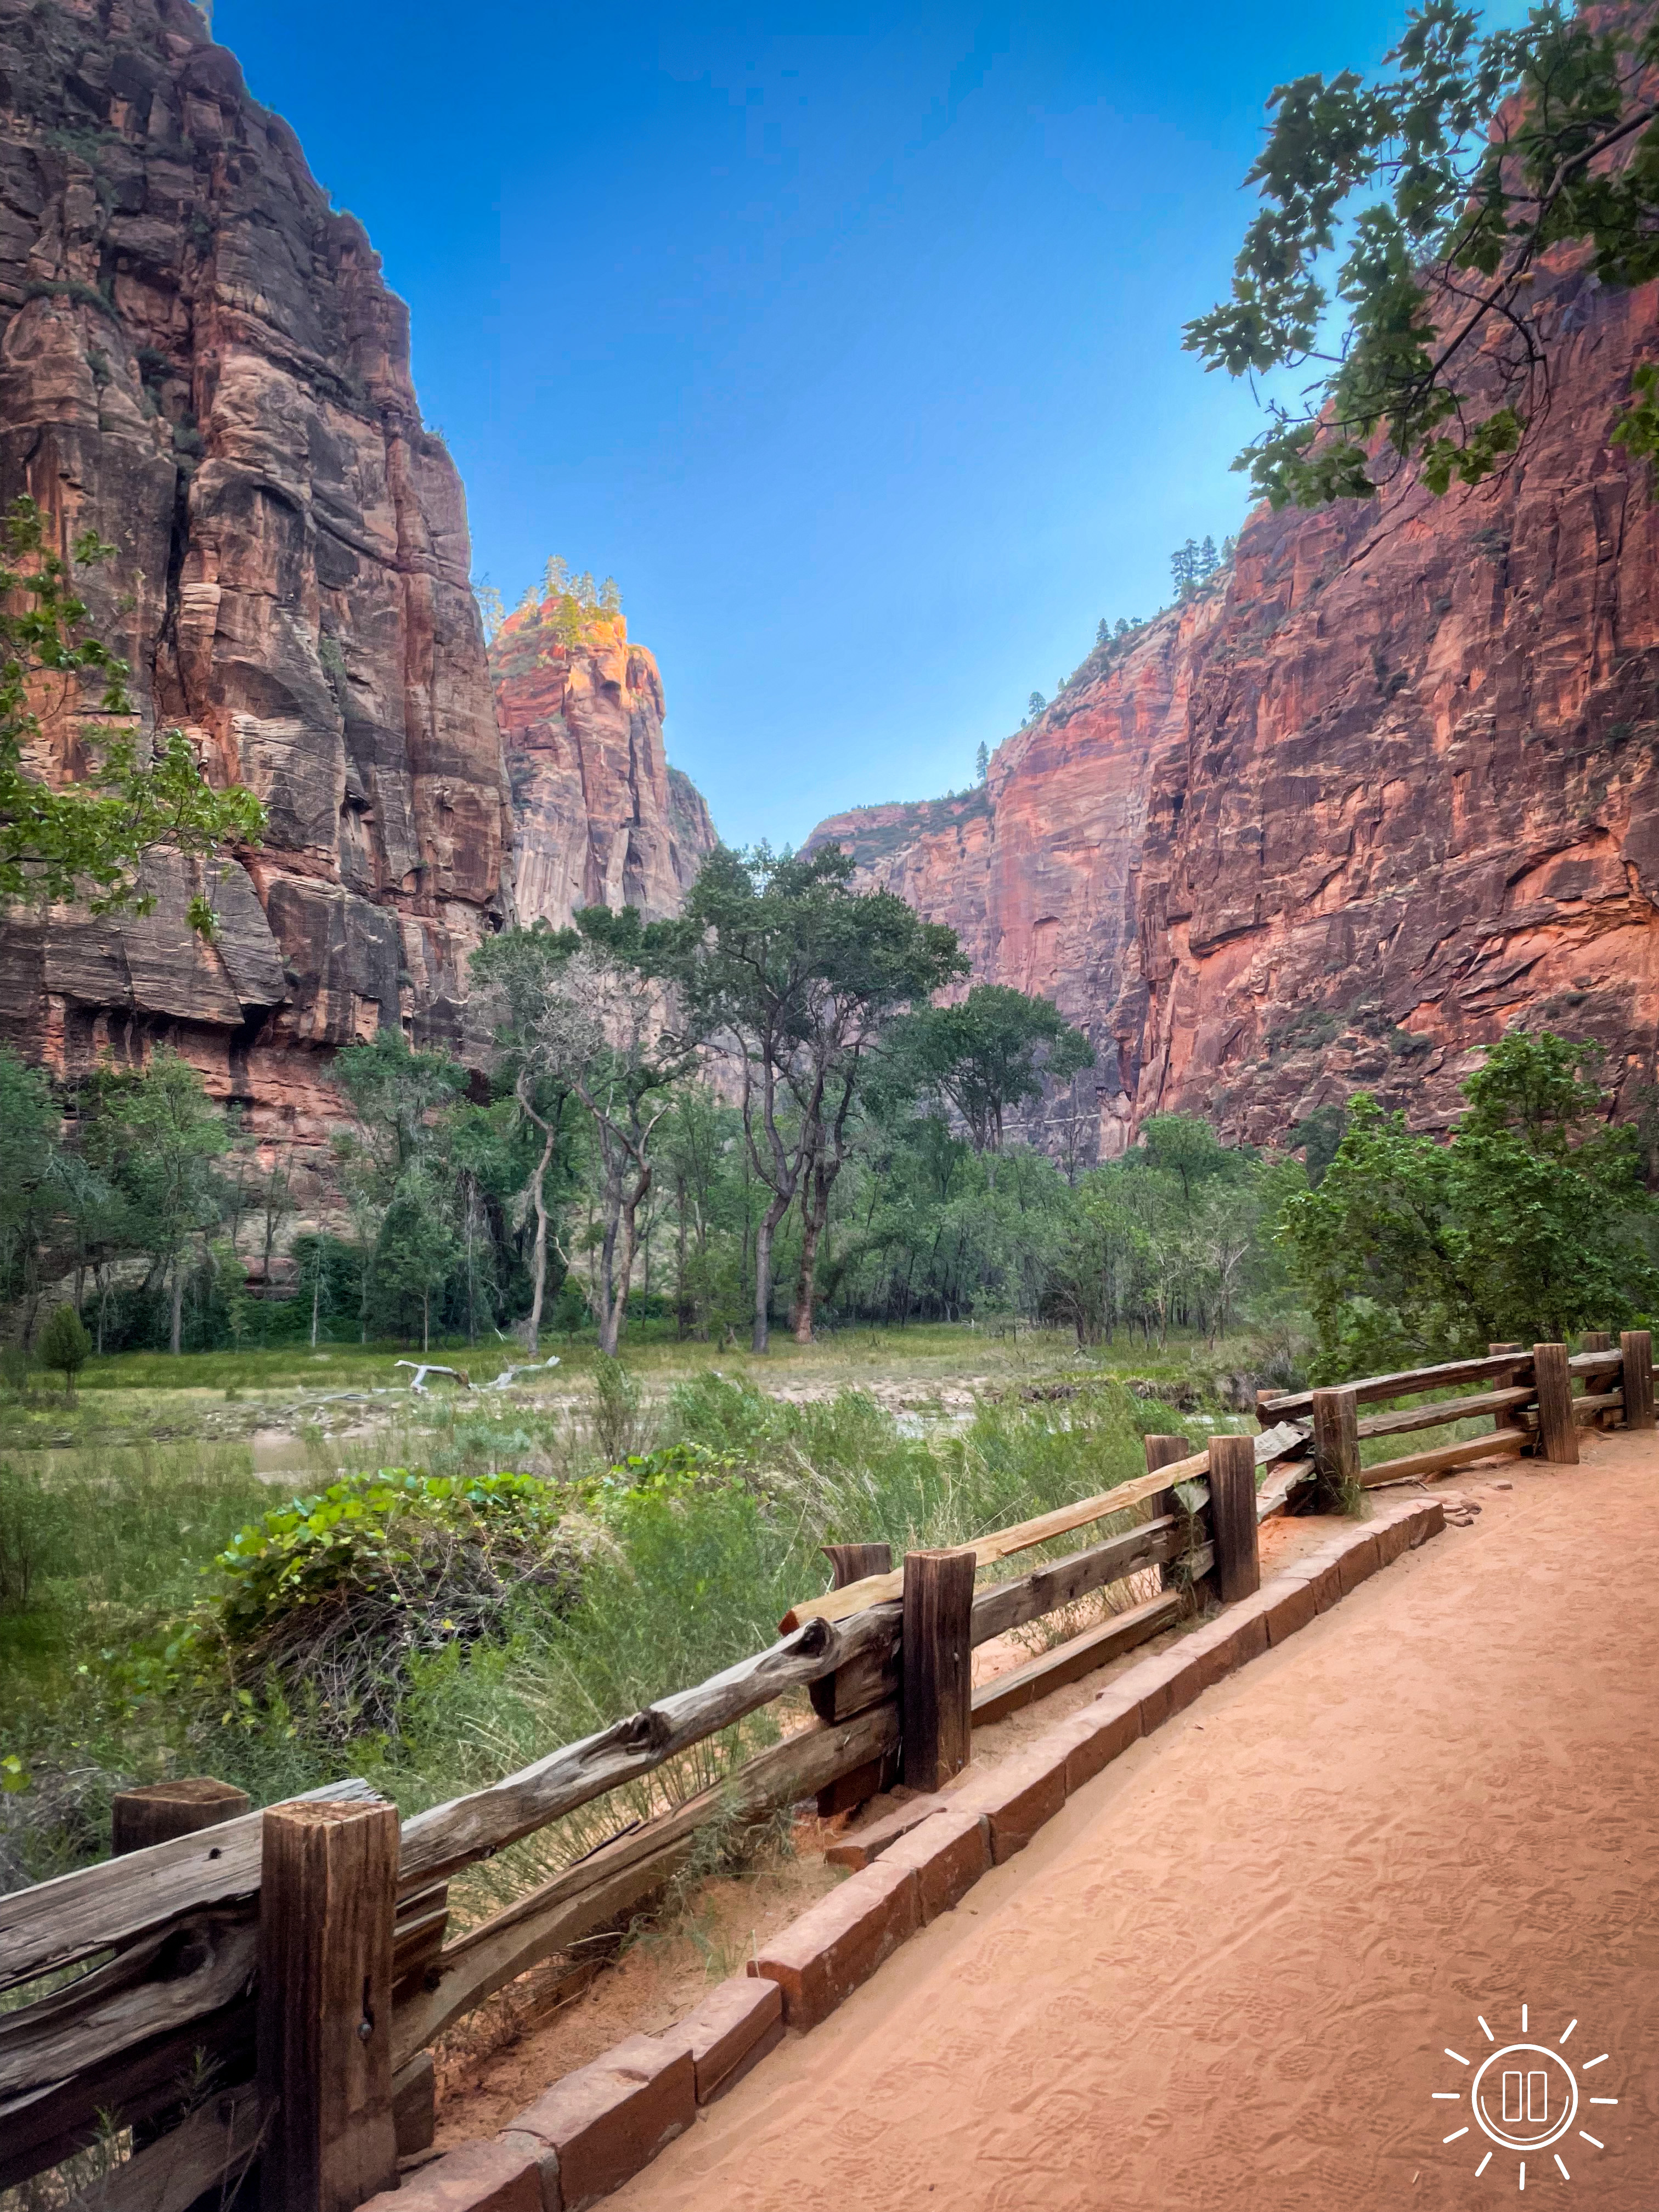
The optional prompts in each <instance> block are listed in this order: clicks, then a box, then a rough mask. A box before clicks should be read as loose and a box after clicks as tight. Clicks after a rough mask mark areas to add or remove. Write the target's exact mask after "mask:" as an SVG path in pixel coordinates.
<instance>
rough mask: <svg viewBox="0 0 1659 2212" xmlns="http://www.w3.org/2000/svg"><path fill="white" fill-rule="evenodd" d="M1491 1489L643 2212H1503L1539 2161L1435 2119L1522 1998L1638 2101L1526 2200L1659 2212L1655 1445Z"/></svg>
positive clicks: (1090, 1801)
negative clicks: (1426, 2209)
mask: <svg viewBox="0 0 1659 2212" xmlns="http://www.w3.org/2000/svg"><path fill="white" fill-rule="evenodd" d="M1497 1472H1498V1471H1497V1470H1493V1474H1482V1475H1480V1476H1476V1477H1474V1478H1472V1479H1470V1480H1468V1481H1467V1482H1466V1483H1465V1485H1464V1486H1463V1487H1464V1490H1465V1492H1466V1494H1468V1496H1470V1497H1472V1498H1475V1499H1477V1500H1478V1501H1479V1502H1480V1504H1481V1505H1482V1507H1483V1508H1484V1510H1483V1511H1482V1513H1481V1514H1480V1518H1479V1520H1478V1521H1477V1522H1475V1523H1474V1525H1473V1526H1472V1527H1471V1528H1449V1529H1448V1530H1447V1532H1446V1534H1444V1535H1443V1537H1440V1538H1437V1540H1436V1541H1434V1542H1433V1543H1432V1544H1431V1545H1430V1546H1429V1547H1426V1548H1425V1550H1424V1551H1422V1552H1419V1553H1413V1554H1410V1555H1408V1557H1407V1558H1406V1559H1403V1560H1401V1561H1400V1562H1399V1563H1398V1564H1396V1565H1394V1566H1392V1567H1390V1568H1389V1569H1388V1570H1387V1571H1386V1572H1385V1573H1383V1574H1382V1575H1380V1576H1378V1577H1376V1578H1375V1579H1374V1580H1373V1581H1371V1582H1370V1583H1367V1584H1366V1585H1364V1588H1363V1589H1360V1590H1359V1591H1358V1593H1357V1594H1356V1595H1354V1596H1352V1597H1351V1598H1349V1599H1348V1600H1346V1601H1345V1602H1344V1603H1343V1604H1342V1605H1341V1606H1340V1607H1338V1608H1337V1609H1336V1610H1335V1611H1334V1613H1329V1614H1328V1615H1325V1616H1323V1617H1322V1619H1321V1620H1318V1621H1317V1622H1316V1623H1315V1624H1314V1625H1313V1626H1311V1627H1310V1628H1309V1629H1307V1630H1305V1631H1304V1632H1303V1633H1302V1634H1301V1635H1299V1636H1297V1637H1296V1638H1294V1639H1293V1640H1292V1641H1291V1643H1289V1644H1286V1645H1285V1646H1284V1647H1283V1648H1282V1649H1281V1650H1278V1651H1275V1652H1273V1653H1270V1654H1269V1655H1268V1656H1267V1657H1265V1658H1263V1659H1261V1660H1258V1661H1256V1662H1255V1663H1254V1664H1253V1665H1252V1666H1250V1667H1249V1668H1247V1669H1246V1670H1245V1671H1244V1672H1243V1674H1239V1675H1237V1676H1236V1677H1235V1678H1233V1680H1231V1682H1229V1683H1228V1684H1226V1685H1225V1686H1223V1687H1222V1688H1221V1689H1220V1690H1218V1691H1214V1692H1210V1693H1209V1694H1208V1695H1207V1696H1206V1697H1205V1698H1203V1699H1200V1702H1199V1704H1198V1705H1197V1706H1195V1707H1194V1708H1192V1709H1191V1710H1190V1711H1188V1713H1187V1714H1185V1715H1183V1716H1182V1718H1181V1719H1180V1720H1178V1721H1176V1723H1173V1724H1172V1725H1171V1726H1170V1727H1169V1728H1166V1729H1164V1730H1163V1731H1162V1732H1161V1733H1160V1734H1159V1735H1158V1736H1157V1737H1156V1738H1154V1739H1153V1740H1152V1741H1149V1742H1146V1743H1144V1744H1141V1745H1139V1746H1137V1747H1135V1748H1134V1749H1133V1751H1132V1752H1131V1753H1129V1754H1128V1755H1127V1757H1126V1758H1125V1759H1121V1760H1120V1761H1119V1762H1118V1763H1117V1764H1116V1765H1115V1766H1114V1767H1112V1768H1109V1770H1108V1771H1107V1772H1106V1773H1105V1774H1103V1775H1102V1776H1101V1777H1100V1778H1098V1779H1097V1781H1096V1782H1094V1783H1092V1784H1091V1785H1090V1786H1089V1788H1088V1789H1087V1790H1085V1791H1083V1792H1082V1793H1081V1794H1080V1795H1079V1796H1076V1797H1074V1798H1073V1800H1072V1801H1071V1802H1070V1803H1069V1804H1068V1805H1067V1807H1066V1810H1065V1812H1064V1813H1063V1814H1061V1816H1060V1818H1059V1819H1058V1820H1055V1821H1054V1823H1052V1824H1051V1826H1049V1827H1048V1828H1047V1829H1046V1830H1045V1831H1044V1832H1043V1833H1042V1835H1041V1836H1040V1837H1039V1838H1038V1839H1037V1841H1036V1843H1035V1844H1033V1845H1032V1846H1031V1848H1030V1850H1027V1851H1026V1852H1024V1854H1023V1855H1022V1856H1021V1857H1018V1858H1017V1859H1016V1860H1014V1861H1013V1862H1012V1863H1011V1864H1010V1865H1008V1866H1006V1867H1005V1868H1001V1869H997V1870H996V1871H994V1873H993V1874H991V1875H989V1876H987V1878H986V1880H984V1881H982V1882H981V1883H980V1885H979V1886H978V1887H977V1888H975V1890H974V1892H973V1893H972V1895H971V1898H970V1899H969V1901H968V1902H967V1903H966V1904H965V1905H963V1907H961V1908H960V1909H959V1910H958V1911H956V1912H954V1913H951V1914H948V1915H946V1917H945V1918H944V1919H943V1920H941V1921H939V1923H936V1924H935V1925H934V1926H933V1928H932V1929H928V1930H927V1931H926V1932H925V1933H924V1934H923V1935H921V1936H919V1937H918V1938H916V1939H915V1941H913V1942H911V1943H910V1944H909V1945H908V1946H907V1947H906V1948H905V1949H904V1950H903V1951H902V1953H900V1954H898V1956H897V1957H896V1959H894V1960H890V1962H889V1963H888V1964H887V1966H885V1967H884V1969H883V1970H882V1972H880V1973H879V1974H878V1976H877V1977H876V1978H875V1979H874V1980H873V1981H872V1983H870V1984H867V1985H866V1987H865V1988H864V1989H863V1990H860V1992H859V1993H858V1994H857V1995H856V1996H854V1997H853V1998H852V1999H851V2000H850V2001H849V2002H848V2003H847V2004H846V2005H845V2006H844V2007H843V2008H842V2010H841V2011H840V2012H839V2013H837V2014H836V2016H835V2017H834V2018H833V2019H832V2020H831V2021H829V2022H828V2023H827V2024H826V2025H825V2026H824V2027H822V2028H820V2029H818V2030H817V2032H816V2033H814V2034H812V2035H811V2036H809V2037H806V2038H805V2039H797V2040H792V2041H791V2042H790V2043H789V2044H787V2045H786V2046H785V2048H784V2049H783V2050H782V2051H780V2052H778V2053H777V2054H775V2056H774V2057H772V2058H770V2059H769V2060H768V2061H767V2062H766V2063H765V2064H764V2065H763V2067H762V2068H761V2069H759V2070H758V2072H757V2073H756V2074H755V2075H753V2076H751V2077H750V2080H749V2081H746V2082H744V2084H742V2085H741V2086H740V2087H738V2089H737V2090H735V2091H734V2092H733V2093H732V2094H731V2095H730V2096H729V2097H727V2098H726V2100H724V2101H723V2102H722V2103H720V2104H719V2105H717V2106H714V2107H713V2108H711V2109H710V2111H709V2112H707V2113H706V2114H704V2115H703V2116H702V2118H700V2120H699V2123H698V2124H697V2125H696V2128H694V2129H693V2130H692V2131H691V2132H690V2135H688V2136H684V2137H683V2138H682V2139H681V2140H680V2141H679V2142H676V2143H674V2144H672V2145H671V2147H670V2148H669V2149H668V2150H667V2151H666V2152H665V2154H664V2155H663V2157H662V2158H661V2159H660V2160H659V2161H658V2162H657V2163H656V2165H655V2166H652V2167H651V2168H649V2169H648V2170H647V2172H645V2173H643V2174H641V2176H640V2177H639V2178H638V2179H636V2180H635V2182H633V2183H632V2184H631V2185H629V2187H628V2188H627V2189H626V2190H624V2191H622V2192H621V2193H620V2194H619V2195H618V2196H617V2197H616V2198H614V2199H613V2200H612V2202H613V2203H615V2204H616V2206H617V2212H644V2208H647V2207H649V2208H653V2212H668V2208H682V2207H684V2208H691V2207H696V2208H699V2212H701V2209H702V2208H706V2207H720V2208H722V2212H726V2208H730V2212H784V2208H786V2207H787V2208H789V2212H796V2208H811V2207H818V2206H823V2207H825V2208H834V2212H866V2208H868V2212H878V2208H879V2212H904V2208H908V2207H927V2208H936V2207H939V2206H942V2205H952V2206H961V2207H969V2208H974V2212H979V2209H980V2208H984V2212H1105V2208H1106V2207H1108V2206H1117V2205H1125V2206H1134V2207H1146V2208H1152V2207H1157V2208H1166V2207H1167V2208H1170V2212H1188V2208H1191V2212H1200V2208H1201V2209H1202V2212H1231V2208H1234V2207H1237V2208H1239V2212H1244V2208H1249V2212H1275V2208H1280V2207H1283V2208H1287V2212H1288V2208H1300V2207H1304V2206H1305V2207H1310V2208H1313V2207H1318V2208H1321V2212H1369V2208H1372V2207H1376V2208H1379V2212H1380V2208H1383V2207H1384V2206H1387V2207H1389V2208H1398V2207H1401V2206H1411V2207H1418V2206H1433V2207H1442V2206H1443V2207H1447V2208H1450V2207H1454V2206H1463V2205H1468V2204H1479V2203H1488V2202H1492V2203H1497V2202H1507V2201H1509V2200H1510V2199H1511V2198H1512V2197H1515V2196H1516V2193H1517V2186H1518V2169H1519V2159H1518V2156H1517V2154H1516V2153H1514V2152H1511V2151H1499V2152H1498V2153H1497V2154H1495V2156H1494V2158H1493V2160H1492V2163H1491V2164H1490V2165H1489V2166H1487V2168H1486V2172H1485V2174H1484V2176H1482V2177H1481V2178H1480V2179H1479V2180H1477V2179H1476V2178H1475V2174H1474V2168H1475V2166H1476V2164H1477V2160H1478V2158H1479V2156H1480V2153H1481V2152H1482V2151H1484V2150H1485V2149H1486V2148H1487V2145H1486V2142H1484V2140H1482V2139H1480V2137H1479V2136H1477V2135H1475V2134H1473V2133H1472V2134H1471V2135H1470V2136H1468V2137H1466V2138H1464V2139H1463V2140H1462V2141H1460V2142H1455V2143H1453V2144H1451V2145H1450V2146H1449V2147H1446V2148H1443V2146H1442V2140H1441V2139H1442V2137H1443V2136H1445V2135H1447V2134H1449V2132H1450V2131H1451V2130H1452V2129H1453V2128H1454V2127H1456V2126H1462V2124H1464V2121H1465V2120H1466V2119H1467V2118H1468V2106H1467V2103H1465V2104H1462V2105H1456V2104H1451V2103H1434V2102H1432V2101H1431V2092H1433V2091H1435V2090H1446V2089H1451V2088H1455V2087H1457V2086H1458V2085H1459V2084H1460V2082H1462V2083H1467V2081H1468V2078H1469V2076H1468V2070H1467V2069H1463V2068H1460V2067H1458V2066H1456V2065H1455V2064H1454V2063H1452V2061H1451V2060H1449V2059H1448V2058H1446V2057H1443V2056H1442V2055H1441V2054H1442V2050H1443V2046H1444V2045H1450V2046H1451V2047H1452V2048H1453V2049H1455V2050H1456V2051H1461V2052H1462V2053H1463V2054H1464V2055H1465V2056H1466V2057H1472V2058H1474V2059H1475V2062H1476V2063H1479V2057H1480V2054H1481V2053H1484V2052H1485V2051H1489V2050H1491V2049H1492V2048H1493V2046H1492V2045H1489V2044H1487V2043H1486V2040H1485V2039H1484V2037H1483V2035H1482V2032H1481V2029H1480V2027H1479V2025H1478V2024H1477V2019H1476V2015H1478V2014H1484V2015H1485V2016H1486V2019H1487V2021H1489V2022H1490V2023H1491V2024H1492V2027H1493V2028H1494V2029H1495V2030H1496V2031H1497V2032H1498V2042H1499V2043H1504V2042H1509V2041H1512V2040H1516V2039H1519V2034H1520V2013H1521V2006H1522V2003H1523V2002H1525V2003H1526V2004H1527V2005H1528V2007H1529V2008H1530V2022H1529V2026H1530V2030H1531V2031H1532V2033H1534V2034H1536V2035H1537V2036H1538V2039H1539V2040H1541V2041H1547V2042H1550V2043H1552V2044H1553V2043H1554V2042H1555V2039H1556V2038H1557V2037H1558V2036H1559V2034H1560V2033H1561V2031H1562V2030H1563V2029H1564V2028H1565V2027H1566V2024H1567V2022H1568V2021H1569V2020H1570V2019H1572V2018H1574V2017H1577V2020H1578V2021H1579V2022H1580V2026H1579V2027H1578V2028H1577V2031H1575V2033H1574V2035H1573V2038H1572V2040H1571V2044H1570V2045H1569V2046H1568V2049H1569V2051H1574V2052H1576V2053H1577V2057H1578V2058H1579V2061H1580V2063H1581V2064H1582V2063H1583V2060H1584V2059H1585V2058H1589V2057H1594V2056H1595V2053H1596V2052H1598V2051H1607V2052H1609V2053H1610V2054H1611V2057H1609V2059H1608V2061H1607V2063H1606V2064H1605V2065H1604V2066H1601V2067H1600V2068H1598V2069H1595V2071H1594V2072H1593V2073H1591V2074H1589V2075H1585V2076H1584V2078H1583V2084H1582V2088H1583V2093H1584V2094H1585V2095H1588V2094H1589V2093H1598V2094H1601V2095H1606V2096H1613V2097H1616V2098H1618V2099H1619V2100H1620V2102H1619V2104H1618V2105H1617V2106H1613V2107H1601V2108H1598V2109H1597V2110H1596V2111H1595V2112H1591V2111H1590V2110H1589V2108H1588V2107H1585V2108H1583V2110H1581V2112H1580V2114H1579V2116H1578V2118H1577V2121H1576V2122H1575V2124H1574V2129H1573V2131H1572V2132H1571V2134H1569V2135H1568V2136H1566V2137H1565V2138H1564V2139H1563V2140H1562V2141H1561V2142H1558V2143H1557V2144H1555V2145H1554V2146H1553V2151H1552V2152H1546V2153H1544V2154H1541V2155H1534V2156H1532V2157H1529V2158H1528V2172H1527V2184H1526V2185H1527V2189H1528V2191H1529V2192H1531V2196H1532V2197H1533V2198H1535V2197H1537V2195H1538V2193H1539V2192H1540V2191H1546V2192H1553V2194H1552V2201H1553V2202H1557V2203H1565V2204H1571V2203H1575V2202H1577V2203H1580V2204H1583V2205H1586V2206H1594V2207H1596V2208H1605V2212H1638V2208H1642V2212H1651V2208H1654V2207H1656V2206H1659V2179H1655V2173H1656V2165H1659V2131H1656V2127H1655V2121H1656V2117H1659V1915H1656V1909H1655V1901H1654V1878H1655V1875H1656V1873H1659V1843H1656V1838H1655V1830H1654V1817H1655V1813H1656V1809H1659V1808H1656V1804H1655V1783H1654V1774H1655V1757H1654V1754H1655V1751H1656V1747H1659V1696H1656V1687H1659V1677H1656V1668H1655V1656H1656V1651H1655V1644H1656V1638H1655V1632H1654V1626H1653V1621H1654V1598H1653V1593H1654V1590H1655V1587H1656V1583H1659V1449H1656V1448H1655V1446H1654V1443H1653V1442H1652V1440H1650V1439H1649V1438H1646V1437H1607V1438H1605V1439H1598V1440H1596V1442H1595V1443H1594V1444H1593V1445H1591V1446H1590V1447H1589V1455H1588V1457H1587V1462H1586V1464H1585V1465H1584V1466H1583V1467H1582V1468H1577V1469H1572V1470H1568V1469H1559V1470H1547V1469H1542V1468H1541V1469H1539V1470H1538V1471H1536V1472H1534V1471H1532V1470H1530V1469H1529V1468H1525V1467H1518V1466H1517V1467H1514V1468H1513V1470H1512V1474H1511V1470H1510V1469H1505V1470H1504V1479H1512V1480H1513V1485H1514V1486H1513V1488H1512V1489H1509V1490H1505V1491H1498V1490H1495V1489H1494V1488H1493V1487H1492V1480H1493V1475H1495V1474H1497ZM1531 2063H1534V2064H1541V2063H1544V2062H1542V2061H1534V2062H1531ZM1448 2115H1453V2116H1454V2117H1452V2118H1448V2117H1447V2116H1448ZM1581 2126H1583V2127H1586V2128H1587V2130H1588V2132H1589V2133H1590V2134H1592V2135H1594V2136H1598V2137H1600V2138H1601V2141H1602V2142H1604V2143H1605V2145H1606V2148H1605V2149H1603V2150H1601V2151H1599V2152H1598V2151H1596V2150H1594V2149H1592V2148H1590V2146H1589V2144H1588V2143H1587V2142H1583V2141H1582V2140H1581V2139H1580V2138H1579V2136H1578V2132H1577V2130H1578V2128H1579V2127H1581ZM1554 2152H1559V2153H1560V2154H1561V2155H1562V2157H1563V2159H1564V2162H1565V2165H1566V2166H1567V2168H1568V2170H1569V2172H1570V2174H1571V2181H1570V2182H1565V2181H1563V2180H1562V2179H1561V2177H1560V2174H1559V2172H1557V2170H1556V2168H1555V2166H1554V2165H1553V2153H1554Z"/></svg>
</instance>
